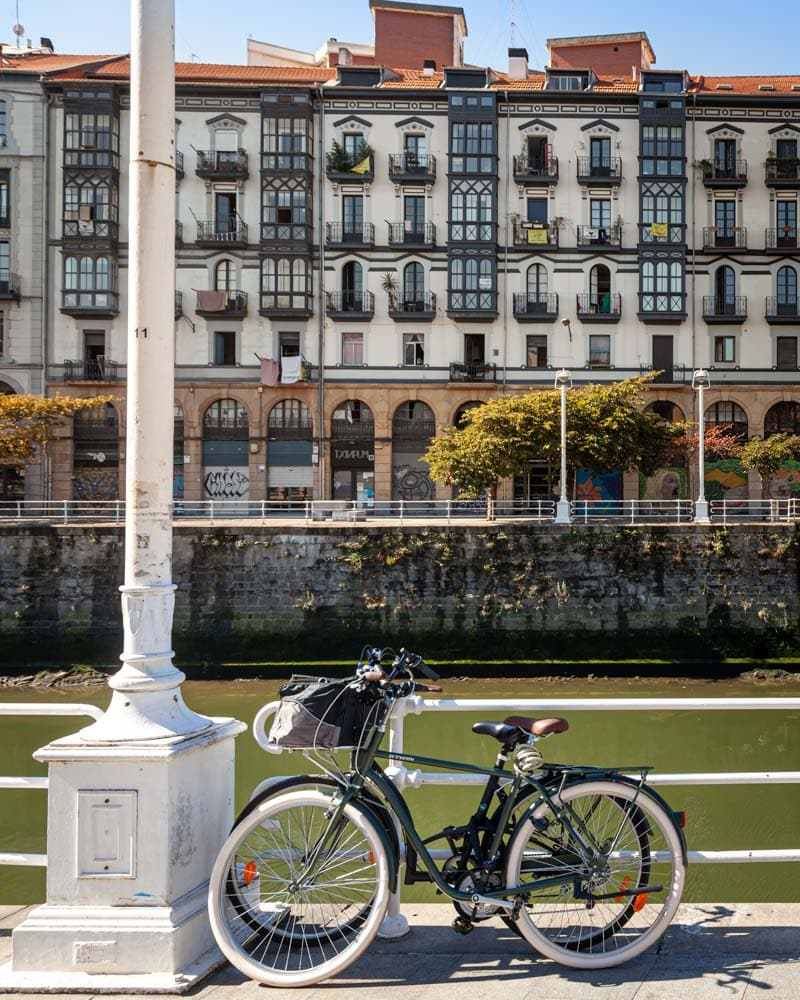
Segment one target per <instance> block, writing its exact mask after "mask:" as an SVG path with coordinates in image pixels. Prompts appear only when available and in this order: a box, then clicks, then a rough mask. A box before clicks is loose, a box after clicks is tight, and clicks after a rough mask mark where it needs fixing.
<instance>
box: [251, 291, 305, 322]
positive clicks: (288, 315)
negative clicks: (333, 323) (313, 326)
mask: <svg viewBox="0 0 800 1000" xmlns="http://www.w3.org/2000/svg"><path fill="white" fill-rule="evenodd" d="M258 311H259V313H260V315H262V316H270V317H271V318H272V319H308V317H309V316H311V315H312V313H313V311H314V308H313V306H312V303H311V295H310V294H309V293H307V292H275V291H264V290H262V292H261V305H260V307H259V310H258Z"/></svg>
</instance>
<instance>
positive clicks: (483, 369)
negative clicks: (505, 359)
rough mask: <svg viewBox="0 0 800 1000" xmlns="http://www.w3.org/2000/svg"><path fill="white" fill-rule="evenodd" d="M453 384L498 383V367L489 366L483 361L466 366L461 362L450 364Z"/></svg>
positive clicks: (469, 363) (472, 362)
mask: <svg viewBox="0 0 800 1000" xmlns="http://www.w3.org/2000/svg"><path fill="white" fill-rule="evenodd" d="M450 381H451V382H496V381H497V365H487V364H484V363H483V362H481V361H471V362H468V363H466V364H464V363H462V362H460V361H451V362H450Z"/></svg>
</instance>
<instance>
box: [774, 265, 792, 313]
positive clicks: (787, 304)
mask: <svg viewBox="0 0 800 1000" xmlns="http://www.w3.org/2000/svg"><path fill="white" fill-rule="evenodd" d="M776 287H777V292H778V296H777V298H778V301H777V306H778V315H779V316H781V315H783V316H795V315H797V271H795V269H794V268H793V267H790V266H788V265H787V266H785V267H781V268H779V269H778V274H777V276H776Z"/></svg>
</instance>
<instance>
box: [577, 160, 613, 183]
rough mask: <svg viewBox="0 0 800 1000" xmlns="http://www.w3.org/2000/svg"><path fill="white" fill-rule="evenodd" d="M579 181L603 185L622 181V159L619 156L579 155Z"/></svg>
mask: <svg viewBox="0 0 800 1000" xmlns="http://www.w3.org/2000/svg"><path fill="white" fill-rule="evenodd" d="M578 183H579V184H598V185H600V186H601V187H608V186H609V185H614V186H616V185H618V184H621V183H622V160H621V159H620V158H619V157H618V156H600V157H597V156H579V157H578Z"/></svg>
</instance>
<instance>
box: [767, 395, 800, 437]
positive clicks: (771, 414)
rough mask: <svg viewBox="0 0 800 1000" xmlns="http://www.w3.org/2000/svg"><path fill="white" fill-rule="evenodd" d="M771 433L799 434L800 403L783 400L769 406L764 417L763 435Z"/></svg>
mask: <svg viewBox="0 0 800 1000" xmlns="http://www.w3.org/2000/svg"><path fill="white" fill-rule="evenodd" d="M773 434H800V403H796V402H794V401H793V400H785V401H784V402H782V403H776V404H775V405H774V406H772V407H770V409H769V410H768V411H767V415H766V417H765V418H764V437H765V438H767V437H771V436H772V435H773Z"/></svg>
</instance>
